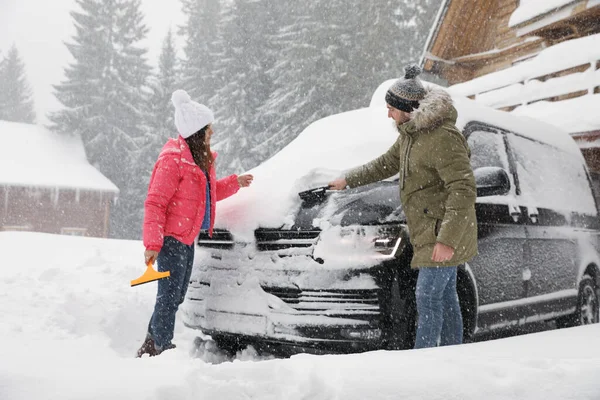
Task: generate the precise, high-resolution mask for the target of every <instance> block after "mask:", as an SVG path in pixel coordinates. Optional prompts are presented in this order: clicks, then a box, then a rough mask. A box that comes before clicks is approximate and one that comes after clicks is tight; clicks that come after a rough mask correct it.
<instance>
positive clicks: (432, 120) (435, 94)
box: [407, 87, 458, 131]
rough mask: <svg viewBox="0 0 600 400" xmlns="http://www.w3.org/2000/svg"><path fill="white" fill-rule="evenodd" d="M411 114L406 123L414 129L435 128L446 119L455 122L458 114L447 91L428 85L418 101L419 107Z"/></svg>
mask: <svg viewBox="0 0 600 400" xmlns="http://www.w3.org/2000/svg"><path fill="white" fill-rule="evenodd" d="M411 116H412V118H411V120H410V121H409V122H407V124H411V125H413V126H414V129H415V130H416V131H421V130H432V129H435V128H437V127H439V126H440V125H442V123H443V122H444V121H446V120H450V122H451V123H452V124H456V118H457V116H458V114H457V112H456V109H455V108H454V106H453V105H452V98H451V97H450V95H449V94H448V92H446V91H445V90H443V89H440V88H436V87H433V88H432V87H429V88H427V94H426V95H425V98H424V99H423V100H421V101H420V105H419V108H417V109H416V110H414V111H413V112H412V113H411Z"/></svg>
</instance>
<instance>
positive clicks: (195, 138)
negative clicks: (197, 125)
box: [185, 125, 215, 173]
mask: <svg viewBox="0 0 600 400" xmlns="http://www.w3.org/2000/svg"><path fill="white" fill-rule="evenodd" d="M207 129H208V125H206V126H205V127H204V128H202V129H200V130H199V131H198V132H196V133H194V134H193V135H192V136H190V137H188V138H186V139H185V141H186V143H187V144H188V146H189V147H190V150H191V152H192V157H193V158H194V162H195V163H196V165H197V166H199V167H200V169H201V170H203V171H204V172H206V173H208V171H210V166H211V165H212V164H213V163H214V162H215V160H214V158H213V155H212V152H211V151H210V145H209V144H208V143H206V130H207Z"/></svg>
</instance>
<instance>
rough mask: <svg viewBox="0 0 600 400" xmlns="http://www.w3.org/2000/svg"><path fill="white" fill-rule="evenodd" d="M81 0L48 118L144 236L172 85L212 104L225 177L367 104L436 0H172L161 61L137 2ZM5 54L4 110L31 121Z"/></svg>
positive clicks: (396, 69) (415, 44) (130, 230)
mask: <svg viewBox="0 0 600 400" xmlns="http://www.w3.org/2000/svg"><path fill="white" fill-rule="evenodd" d="M76 3H77V5H76V7H75V8H74V9H73V10H72V11H71V19H72V23H73V24H74V25H75V34H74V36H73V37H71V38H70V39H69V40H67V42H66V43H65V45H66V46H67V47H68V50H69V52H70V54H71V55H72V60H71V62H70V63H69V64H68V65H65V70H64V72H65V74H64V75H65V78H64V79H63V80H62V81H61V82H56V84H55V85H54V95H55V96H56V98H57V99H58V100H59V102H60V104H61V107H60V109H58V110H56V111H53V112H51V113H49V115H48V116H47V118H48V119H49V121H50V123H49V126H50V128H51V129H53V130H55V131H57V132H59V133H61V134H64V135H79V136H80V137H81V138H82V140H83V142H84V145H85V149H86V153H87V156H88V159H89V161H90V163H92V165H94V166H96V167H97V168H98V169H99V170H100V171H101V172H102V173H103V174H104V175H105V176H107V177H108V178H109V179H110V180H111V181H112V182H114V183H115V184H116V185H117V186H118V187H119V189H120V195H119V201H118V203H117V205H116V207H115V208H114V210H113V212H112V216H111V236H112V237H120V238H139V236H140V231H141V218H142V214H143V200H144V196H145V192H146V187H147V182H148V179H149V176H150V172H151V169H152V165H153V163H154V161H155V158H156V156H157V155H158V152H159V151H160V148H161V147H162V145H163V144H164V142H165V140H166V139H167V138H169V137H172V136H174V135H175V134H176V132H175V129H174V125H173V121H172V114H173V109H172V106H171V104H170V95H171V93H172V92H173V90H174V89H175V88H178V87H181V88H184V89H186V90H187V91H188V92H189V93H190V94H191V95H192V97H193V98H194V99H195V100H197V101H198V102H201V103H204V104H206V105H208V106H209V107H210V108H211V109H213V110H214V111H215V114H216V122H215V131H216V135H215V136H214V138H213V150H215V151H217V152H219V163H218V170H217V172H218V174H219V175H221V176H223V175H227V174H231V173H241V172H244V171H246V170H248V169H250V168H253V167H255V166H257V165H258V164H260V163H261V162H262V161H264V160H266V159H267V158H269V157H270V156H271V155H273V154H275V153H276V152H277V151H279V150H280V149H282V148H283V147H284V146H285V145H286V144H288V143H289V142H290V141H291V140H293V139H294V138H295V137H296V136H297V135H298V133H300V132H301V131H302V129H304V128H305V127H306V126H307V125H308V124H310V123H311V122H313V121H315V120H317V119H319V118H322V117H324V116H327V115H331V114H334V113H338V112H342V111H346V110H351V109H355V108H359V107H365V106H367V105H368V101H369V99H370V96H371V94H372V92H373V90H374V88H376V87H377V85H378V84H379V83H381V82H382V81H384V80H386V79H389V78H394V77H397V76H399V75H401V73H402V67H403V66H404V65H405V64H406V63H407V62H410V61H415V60H417V59H418V57H419V56H420V54H421V51H422V48H423V44H424V41H425V39H426V37H427V33H428V31H429V29H430V26H431V23H432V20H433V18H434V16H435V13H436V11H437V9H438V8H439V4H440V0H424V1H419V2H413V1H408V0H404V1H400V2H398V1H391V0H377V1H371V2H364V1H358V0H353V1H342V0H318V1H311V2H308V3H306V2H296V1H290V0H260V1H256V0H228V1H225V0H221V1H215V0H182V1H181V3H173V7H182V11H183V14H184V16H185V22H184V24H183V25H182V26H173V27H171V30H170V31H169V33H168V34H167V35H166V37H165V38H164V42H163V44H162V51H161V53H160V56H159V59H158V60H151V59H149V57H148V49H147V48H145V47H144V44H143V43H145V39H146V38H147V34H148V30H149V27H148V26H147V25H146V24H145V19H144V14H143V7H142V5H141V1H140V0H110V1H103V2H97V1H94V0H78V1H77V2H76ZM178 43H179V44H181V45H180V46H179V47H181V48H178V45H177V44H178ZM0 57H2V59H3V60H4V61H2V68H1V72H0V82H4V84H5V85H11V86H12V87H11V88H6V89H4V88H3V89H4V90H0V93H2V95H0V96H1V97H0V115H2V116H3V117H2V119H8V120H15V121H19V122H33V121H34V120H35V113H34V111H33V107H32V104H31V103H32V97H31V92H30V89H29V88H28V83H27V78H26V76H25V74H24V69H23V63H22V61H21V60H20V59H19V54H18V49H17V48H16V47H13V48H12V49H10V50H7V51H3V52H2V53H1V54H0ZM9 74H12V75H10V76H11V77H13V76H19V79H17V78H10V79H5V77H7V76H9ZM15 93H18V94H15ZM7 94H8V96H6V95H7ZM9 100H10V101H11V102H12V103H11V104H7V101H9ZM15 102H16V105H15V104H13V103H15ZM5 104H7V105H5ZM4 113H10V115H7V116H4Z"/></svg>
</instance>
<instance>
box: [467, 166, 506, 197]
mask: <svg viewBox="0 0 600 400" xmlns="http://www.w3.org/2000/svg"><path fill="white" fill-rule="evenodd" d="M473 173H474V175H475V184H476V185H477V197H485V196H502V195H505V194H507V193H508V192H510V179H509V178H508V174H507V173H506V171H505V170H504V169H502V168H498V167H481V168H477V169H476V170H475V171H473Z"/></svg>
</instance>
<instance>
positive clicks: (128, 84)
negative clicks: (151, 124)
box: [49, 0, 150, 237]
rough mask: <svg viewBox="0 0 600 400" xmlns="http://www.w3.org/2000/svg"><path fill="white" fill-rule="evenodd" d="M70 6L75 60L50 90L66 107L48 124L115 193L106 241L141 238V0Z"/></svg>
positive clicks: (82, 1)
mask: <svg viewBox="0 0 600 400" xmlns="http://www.w3.org/2000/svg"><path fill="white" fill-rule="evenodd" d="M76 2H77V4H78V5H79V8H80V10H79V11H73V12H71V16H72V18H73V20H74V22H75V28H76V33H75V36H74V38H73V42H72V43H69V44H67V47H68V49H69V51H70V52H71V55H72V56H73V58H74V61H73V63H72V64H71V65H69V66H68V67H67V68H66V70H65V76H66V80H65V81H64V82H62V83H61V84H59V85H56V86H55V87H54V88H55V95H56V97H57V98H58V100H59V101H60V102H61V103H62V104H63V106H64V107H63V109H62V110H60V111H57V112H55V113H52V114H51V115H50V116H49V119H50V121H51V122H52V128H53V129H55V130H56V131H58V132H61V133H65V134H72V135H79V136H81V138H82V140H83V143H84V146H85V148H86V153H87V156H88V159H89V160H90V162H91V163H92V164H93V165H95V166H96V167H97V168H98V169H99V170H100V171H101V172H102V173H103V174H104V175H106V176H107V177H108V178H109V179H111V180H112V181H113V182H114V183H115V184H116V185H117V187H119V189H120V191H121V193H120V196H119V198H120V200H119V202H118V205H117V207H116V208H114V210H113V213H112V221H111V223H112V227H111V231H112V234H113V235H116V236H118V237H139V234H138V233H139V231H140V225H141V221H139V220H138V218H137V217H135V216H136V215H137V213H136V210H138V209H139V208H140V207H142V204H143V198H140V193H141V190H140V186H141V183H142V182H141V180H140V179H139V178H138V177H136V176H134V169H133V168H132V164H133V162H134V160H135V159H137V157H138V156H139V149H140V142H141V141H142V140H143V137H142V136H143V119H144V117H145V116H146V105H147V90H146V84H147V79H148V75H149V73H150V67H149V66H148V65H147V62H146V59H145V54H146V49H144V48H141V47H139V42H140V41H141V40H143V39H145V36H146V34H147V28H146V27H145V26H144V24H143V22H142V18H143V16H142V14H141V12H140V0H104V1H101V0H76Z"/></svg>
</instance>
